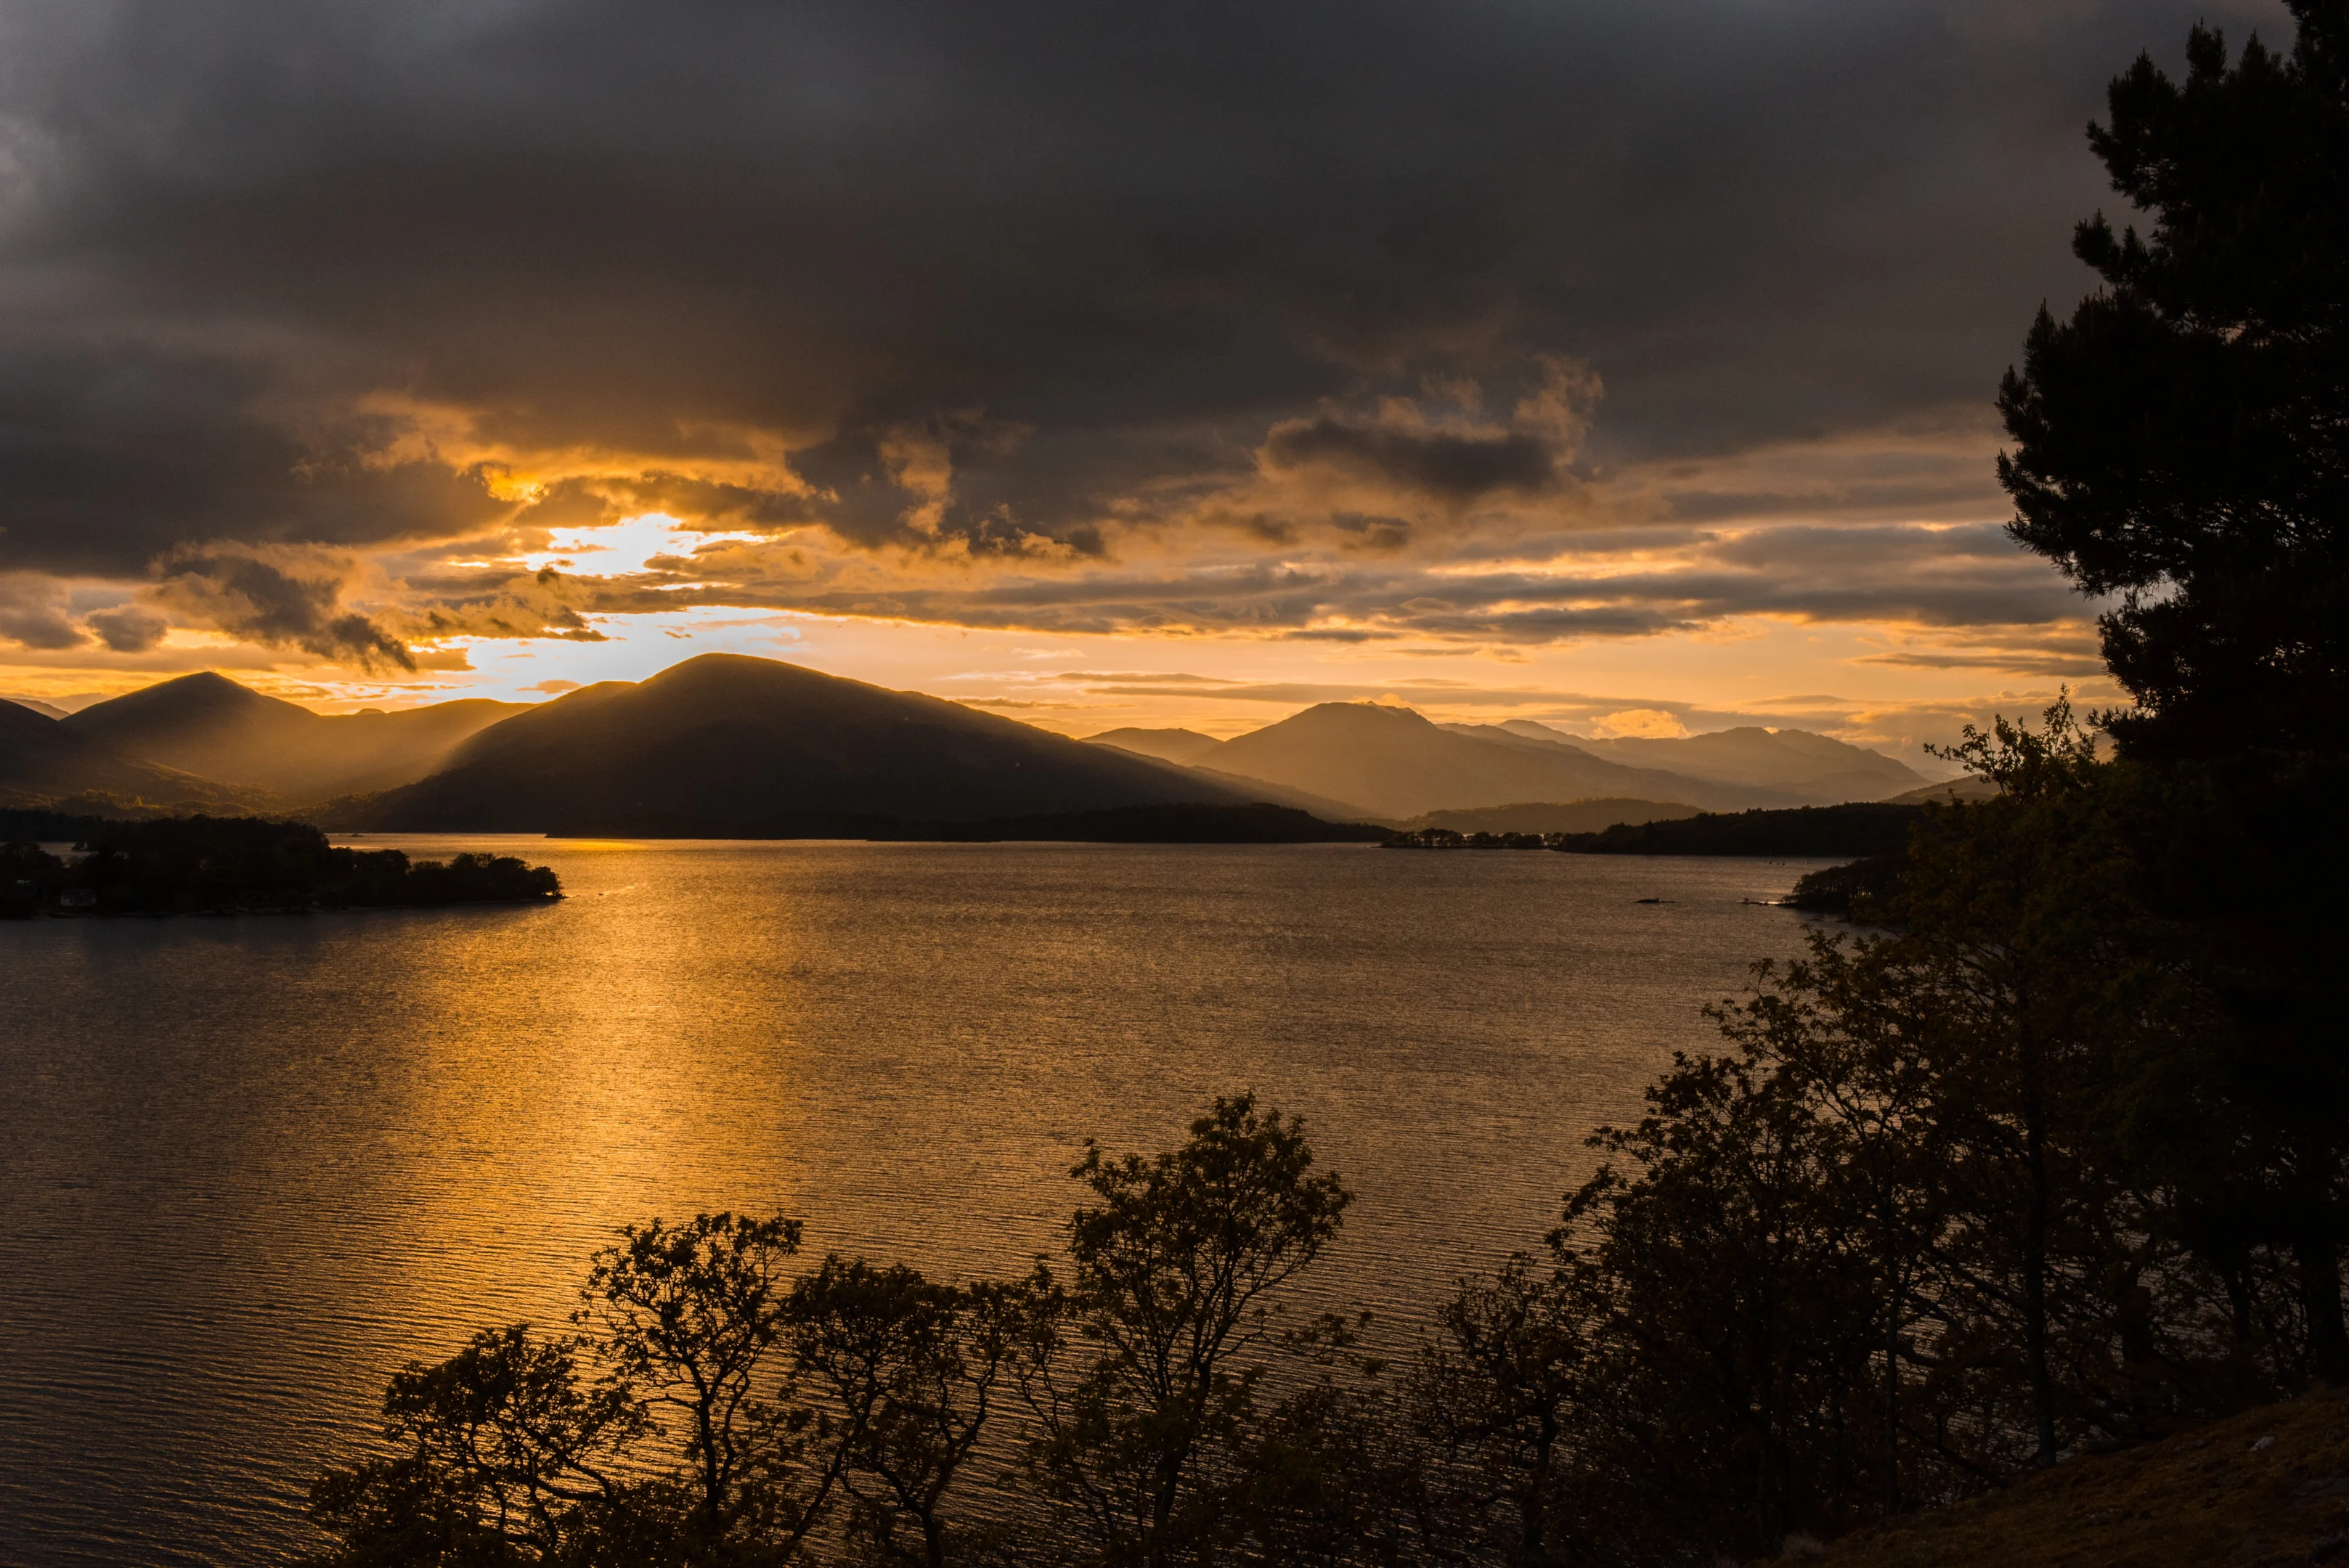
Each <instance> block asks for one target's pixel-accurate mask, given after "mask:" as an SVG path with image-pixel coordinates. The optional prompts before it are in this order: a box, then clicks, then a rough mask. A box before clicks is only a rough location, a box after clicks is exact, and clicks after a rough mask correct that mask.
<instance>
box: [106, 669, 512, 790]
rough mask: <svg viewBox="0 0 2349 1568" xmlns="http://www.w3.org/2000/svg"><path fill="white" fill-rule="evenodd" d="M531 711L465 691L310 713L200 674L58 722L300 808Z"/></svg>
mask: <svg viewBox="0 0 2349 1568" xmlns="http://www.w3.org/2000/svg"><path fill="white" fill-rule="evenodd" d="M529 711H530V707H529V705H528V704H526V703H514V702H492V701H489V700H487V699H484V698H479V697H469V698H466V699H464V700H462V701H458V702H444V703H435V704H433V705H431V706H430V707H412V708H402V709H399V710H398V711H395V712H384V711H382V710H380V709H369V710H367V711H365V712H361V713H351V714H332V715H329V714H321V713H312V712H311V711H310V710H309V709H308V708H306V707H302V706H301V705H300V704H298V703H291V702H285V701H283V700H281V699H279V698H277V697H274V696H263V695H262V694H261V693H259V692H257V691H253V690H251V689H249V688H247V687H245V686H239V685H238V684H237V683H236V682H234V681H233V680H230V679H229V678H228V677H227V676H221V675H215V674H212V672H210V671H206V672H205V673H203V674H201V675H192V676H181V677H180V678H179V679H177V680H169V681H164V682H162V683H161V684H160V685H158V686H148V687H146V688H145V689H144V690H141V691H135V692H132V693H130V694H129V696H118V697H113V698H110V699H109V700H108V701H105V702H101V703H94V704H92V705H91V706H90V707H86V708H83V709H82V710H81V711H80V712H79V713H76V714H72V715H69V716H67V717H66V718H65V719H63V720H62V721H61V722H62V723H63V724H64V726H65V727H67V729H69V730H72V731H74V732H75V733H77V734H79V735H82V736H86V737H88V738H91V739H94V740H98V741H100V742H102V743H104V744H105V745H107V746H109V747H111V748H113V749H114V750H116V751H118V752H120V753H122V754H123V755H125V756H128V757H135V758H140V759H141V760H144V761H148V762H153V763H158V764H160V765H162V766H164V767H168V768H175V769H181V770H183V771H186V772H189V773H195V774H200V775H202V776H203V777H205V778H208V779H220V780H221V781H222V782H224V783H228V784H234V785H243V786H245V787H248V788H250V789H264V790H267V791H268V792H269V793H270V794H271V795H273V796H274V797H276V798H277V799H278V800H279V801H281V802H283V803H285V804H286V805H292V806H300V805H305V804H307V803H309V802H311V801H315V800H323V799H327V798H328V797H330V796H336V795H348V794H355V793H357V792H359V791H362V790H372V789H390V788H393V787H394V786H397V785H400V784H409V783H413V782H415V781H416V780H417V779H422V778H424V777H426V776H427V775H429V774H431V773H433V772H436V771H438V770H439V769H440V768H441V767H442V766H443V765H444V764H445V763H446V762H447V760H448V758H449V756H450V753H451V752H453V751H454V750H455V749H456V748H457V747H458V746H459V745H460V744H461V743H462V742H464V741H465V740H466V739H468V738H471V737H472V736H473V735H475V734H477V733H479V732H480V731H481V730H483V729H486V728H487V727H490V726H491V725H493V724H496V723H497V722H499V721H500V720H501V719H504V718H509V717H512V716H513V715H515V714H520V713H527V712H529Z"/></svg>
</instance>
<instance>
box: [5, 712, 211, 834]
mask: <svg viewBox="0 0 2349 1568" xmlns="http://www.w3.org/2000/svg"><path fill="white" fill-rule="evenodd" d="M68 799H69V800H72V801H74V802H75V803H76V804H77V806H78V807H83V808H87V809H88V810H91V811H93V812H103V813H108V814H114V813H117V812H119V810H121V809H123V808H126V807H136V806H139V805H142V804H143V805H146V806H150V807H165V806H168V807H178V808H183V809H185V810H191V811H231V810H249V809H250V808H251V807H252V806H253V805H254V800H253V799H252V798H251V796H250V795H249V794H247V793H245V792H243V791H240V790H236V789H226V788H223V787H222V786H221V785H219V784H217V783H215V782H213V781H212V779H199V778H195V777H193V776H191V775H189V774H186V773H181V772H179V771H178V770H176V769H170V768H158V767H156V766H154V765H153V764H151V763H148V762H142V761H140V760H139V759H137V758H129V757H125V756H123V755H122V754H121V753H120V752H119V751H117V750H115V749H114V748H112V747H110V746H108V745H106V744H104V743H103V742H101V741H98V740H94V739H92V738H89V737H88V736H86V735H80V734H77V733H76V732H75V731H73V730H72V729H70V728H68V727H67V726H66V725H65V724H64V723H62V722H61V721H59V720H57V719H54V718H50V717H47V716H45V715H43V714H38V713H36V712H34V711H33V710H32V709H31V708H29V707H24V706H22V705H20V704H17V703H14V702H0V805H7V806H17V807H26V806H32V807H39V806H50V805H54V804H55V803H57V801H59V800H68Z"/></svg>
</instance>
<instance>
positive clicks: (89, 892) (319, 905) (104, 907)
mask: <svg viewBox="0 0 2349 1568" xmlns="http://www.w3.org/2000/svg"><path fill="white" fill-rule="evenodd" d="M42 841H47V842H53V843H70V844H72V845H73V846H74V847H75V849H76V850H77V851H81V852H80V853H78V855H75V856H74V857H72V858H67V857H66V856H60V855H56V854H51V853H49V852H48V851H46V850H43V849H42V848H41V847H40V845H41V842H42ZM562 895H563V888H562V884H561V883H560V882H558V881H557V880H556V879H555V875H554V872H552V871H550V870H548V869H547V868H546V867H544V866H527V865H524V864H523V862H522V861H518V860H515V859H513V858H512V857H511V856H505V855H498V856H491V855H457V856H455V857H453V858H452V859H450V860H449V861H410V860H409V858H408V856H407V855H406V854H405V853H403V852H402V851H398V850H347V849H336V848H335V847H333V846H332V845H330V844H328V843H327V842H326V835H325V834H324V833H322V832H320V831H319V830H317V829H316V828H313V827H311V826H309V825H308V824H306V823H303V822H273V821H267V820H263V819H260V818H256V817H181V818H170V819H166V820H160V821H140V822H125V821H117V820H109V819H107V818H102V817H69V816H60V815H58V814H57V813H56V812H52V811H0V915H7V916H14V917H17V918H24V917H27V916H31V915H34V914H37V913H63V914H190V913H227V912H232V911H240V910H243V911H257V910H269V911H284V910H305V909H409V908H425V907H429V906H435V905H442V904H460V903H543V902H544V901H546V900H549V899H555V898H560V897H561V896H562Z"/></svg>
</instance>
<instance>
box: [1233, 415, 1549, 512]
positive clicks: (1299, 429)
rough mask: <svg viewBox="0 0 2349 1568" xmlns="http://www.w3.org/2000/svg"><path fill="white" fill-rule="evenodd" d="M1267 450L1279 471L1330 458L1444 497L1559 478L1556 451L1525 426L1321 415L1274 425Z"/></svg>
mask: <svg viewBox="0 0 2349 1568" xmlns="http://www.w3.org/2000/svg"><path fill="white" fill-rule="evenodd" d="M1264 451H1265V457H1266V459H1267V460H1268V462H1269V463H1270V464H1271V465H1272V466H1273V467H1275V468H1276V469H1299V468H1307V467H1311V466H1314V465H1317V464H1326V465H1328V466H1330V467H1331V468H1336V469H1350V470H1353V471H1356V472H1360V473H1365V474H1368V475H1370V476H1371V477H1373V478H1376V479H1381V480H1386V481H1387V482H1388V483H1390V484H1392V485H1395V486H1398V487H1400V488H1402V489H1404V490H1419V491H1423V492H1424V493H1426V494H1429V495H1432V496H1435V497H1437V498H1439V499H1442V500H1462V501H1465V500H1476V499H1477V498H1478V497H1481V496H1485V495H1489V494H1490V493H1492V492H1493V491H1495V490H1521V491H1539V490H1548V489H1550V488H1552V487H1553V486H1554V485H1556V483H1557V459H1558V453H1557V451H1556V450H1555V449H1553V448H1552V447H1551V446H1550V444H1549V443H1548V442H1547V441H1545V440H1543V439H1541V438H1539V437H1537V436H1531V435H1527V434H1526V433H1524V432H1523V431H1514V430H1512V431H1491V432H1476V433H1474V434H1463V433H1456V432H1454V431H1449V430H1397V429H1391V428H1385V427H1382V426H1377V425H1367V426H1366V425H1356V424H1350V423H1348V422H1346V421H1343V420H1340V419H1336V418H1330V416H1328V415H1324V416H1322V417H1321V418H1316V419H1300V420H1297V421H1295V422H1293V423H1290V424H1285V425H1277V426H1275V427H1274V428H1273V429H1272V433H1271V434H1270V436H1269V437H1268V438H1266V440H1265V443H1264Z"/></svg>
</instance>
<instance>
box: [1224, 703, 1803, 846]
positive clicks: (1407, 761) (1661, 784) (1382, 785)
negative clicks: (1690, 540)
mask: <svg viewBox="0 0 2349 1568" xmlns="http://www.w3.org/2000/svg"><path fill="white" fill-rule="evenodd" d="M1212 761H1213V764H1214V766H1215V768H1216V770H1217V771H1218V772H1223V773H1233V774H1240V775H1244V776H1246V777H1247V778H1250V779H1268V780H1270V781H1271V782H1273V783H1276V784H1284V785H1288V787H1290V788H1292V789H1305V790H1309V791H1311V792H1312V793H1314V794H1316V795H1319V796H1323V797H1326V798H1329V799H1337V800H1350V801H1355V802H1358V803H1359V804H1360V805H1361V807H1362V808H1363V809H1364V810H1367V811H1369V812H1371V814H1373V815H1375V816H1379V817H1383V818H1390V819H1396V820H1400V819H1404V818H1411V817H1416V816H1418V815H1420V814H1421V813H1423V812H1426V811H1439V810H1464V809H1468V808H1473V807H1479V806H1504V805H1510V804H1513V803H1518V802H1523V801H1528V800H1578V799H1589V798H1592V797H1598V796H1613V797H1625V798H1635V799H1649V800H1685V801H1687V802H1689V803H1690V804H1692V805H1695V806H1702V807H1710V808H1715V809H1725V808H1734V807H1740V806H1747V805H1754V804H1776V803H1779V802H1780V800H1781V799H1783V798H1782V797H1777V796H1775V795H1773V794H1772V793H1771V792H1769V791H1766V790H1755V789H1746V788H1742V787H1733V786H1723V785H1714V784H1708V783H1705V782H1704V781H1702V780H1699V779H1685V778H1682V777H1681V776H1680V775H1678V774H1674V773H1666V772H1661V771H1659V770H1657V769H1641V768H1626V767H1623V766H1621V765H1620V764H1618V763H1613V762H1607V761H1602V760H1601V759H1600V758H1597V757H1593V756H1591V755H1590V754H1589V753H1588V752H1585V751H1580V750H1578V749H1577V748H1575V747H1573V746H1571V745H1568V744H1565V743H1564V741H1563V740H1562V739H1561V740H1560V741H1559V742H1558V743H1557V744H1551V743H1548V742H1543V741H1537V740H1529V739H1523V738H1518V737H1516V736H1512V735H1508V734H1506V733H1503V732H1499V731H1497V730H1496V731H1495V733H1493V734H1492V735H1489V736H1488V735H1481V734H1471V735H1464V734H1460V733H1458V732H1456V731H1454V730H1452V729H1448V728H1446V727H1444V726H1442V725H1438V724H1433V723H1430V722H1429V721H1428V720H1427V719H1426V718H1424V717H1422V716H1420V715H1419V714H1416V713H1414V712H1413V711H1412V710H1411V709H1409V708H1407V707H1381V706H1374V705H1372V704H1369V703H1353V702H1331V703H1323V704H1321V705H1320V706H1319V707H1309V708H1307V709H1306V710H1305V711H1304V712H1302V713H1299V714H1294V715H1292V716H1290V717H1288V718H1285V719H1282V720H1281V721H1280V722H1279V723H1278V724H1273V725H1268V726H1267V727H1264V728H1262V729H1259V730H1256V731H1254V732H1253V733H1251V734H1247V735H1242V736H1237V737H1236V738H1233V739H1230V740H1227V741H1226V742H1224V744H1223V745H1222V746H1220V747H1218V748H1216V751H1215V752H1214V754H1213V758H1212ZM1757 797H1758V799H1757Z"/></svg>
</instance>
